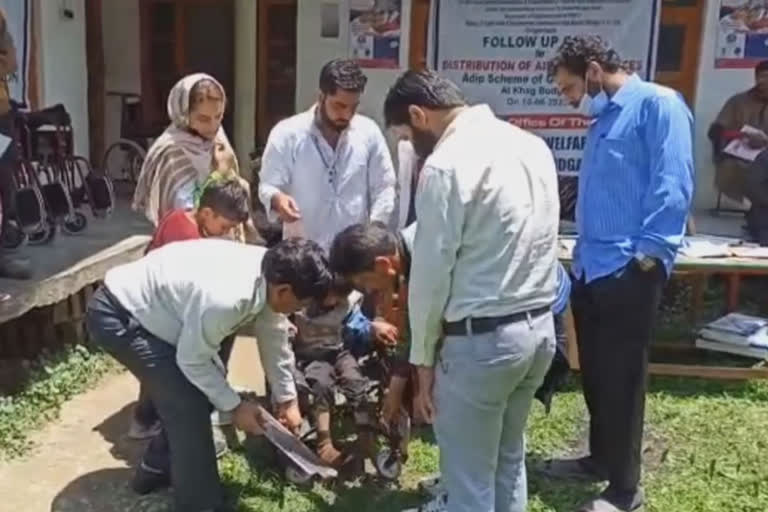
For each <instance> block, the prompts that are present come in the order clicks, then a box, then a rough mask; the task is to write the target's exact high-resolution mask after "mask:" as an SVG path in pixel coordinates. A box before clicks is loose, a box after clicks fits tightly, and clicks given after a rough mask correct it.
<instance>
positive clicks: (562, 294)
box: [552, 263, 571, 315]
mask: <svg viewBox="0 0 768 512" xmlns="http://www.w3.org/2000/svg"><path fill="white" fill-rule="evenodd" d="M570 295H571V278H570V277H568V271H567V270H565V267H564V266H563V264H562V263H558V264H557V297H555V302H554V303H553V304H552V314H554V315H562V314H563V313H565V308H567V307H568V299H569V297H570Z"/></svg>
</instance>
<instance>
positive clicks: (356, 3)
mask: <svg viewBox="0 0 768 512" xmlns="http://www.w3.org/2000/svg"><path fill="white" fill-rule="evenodd" d="M350 4H351V5H350V8H349V56H350V58H353V59H355V60H357V62H358V63H359V64H360V66H362V67H364V68H380V69H397V68H398V67H399V66H400V36H401V15H402V0H352V1H351V2H350Z"/></svg>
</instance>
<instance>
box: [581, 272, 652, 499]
mask: <svg viewBox="0 0 768 512" xmlns="http://www.w3.org/2000/svg"><path fill="white" fill-rule="evenodd" d="M665 281H666V272H665V270H664V267H663V266H662V264H661V263H660V262H657V264H656V266H655V267H654V268H653V269H651V270H649V271H644V270H642V269H641V268H640V266H639V265H638V264H637V262H636V261H635V260H634V259H633V260H631V261H630V263H629V264H628V265H627V266H626V267H625V268H624V269H622V270H620V271H619V272H617V273H615V274H613V275H611V276H607V277H603V278H600V279H597V280H595V281H592V282H590V283H589V284H585V282H584V281H583V280H577V279H574V281H573V290H572V294H571V307H572V309H573V315H574V320H575V323H576V335H577V337H578V342H579V363H580V365H581V375H582V385H583V391H584V399H585V400H586V403H587V409H588V410H589V415H590V423H589V427H590V429H589V442H590V450H591V455H592V458H593V460H594V462H595V463H596V464H597V466H598V467H599V468H600V470H601V472H603V473H604V474H605V475H606V476H607V477H608V480H609V481H610V487H611V488H612V489H613V490H616V491H620V492H624V491H634V490H635V489H637V487H638V485H639V483H640V471H641V463H642V459H641V453H642V441H643V423H644V416H645V392H646V388H647V383H648V346H649V344H650V341H651V336H652V331H653V324H654V320H655V318H656V313H657V310H658V307H659V302H660V301H661V293H662V289H663V287H664V284H665Z"/></svg>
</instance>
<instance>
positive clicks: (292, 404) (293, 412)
mask: <svg viewBox="0 0 768 512" xmlns="http://www.w3.org/2000/svg"><path fill="white" fill-rule="evenodd" d="M277 419H278V420H280V423H282V424H283V426H284V427H285V428H287V429H288V430H290V431H291V432H293V433H294V434H295V433H297V432H298V431H299V429H300V428H301V421H302V420H301V411H299V402H298V401H297V400H295V399H294V400H289V401H287V402H283V403H282V404H278V406H277Z"/></svg>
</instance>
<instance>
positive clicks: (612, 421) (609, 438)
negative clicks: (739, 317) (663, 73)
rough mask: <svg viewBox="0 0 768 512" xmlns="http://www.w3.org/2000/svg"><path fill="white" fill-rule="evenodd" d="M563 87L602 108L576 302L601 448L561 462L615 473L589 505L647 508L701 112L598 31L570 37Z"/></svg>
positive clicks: (582, 219) (586, 181)
mask: <svg viewBox="0 0 768 512" xmlns="http://www.w3.org/2000/svg"><path fill="white" fill-rule="evenodd" d="M551 70H552V72H553V73H554V79H555V82H556V83H557V86H558V87H559V89H560V90H561V91H562V93H563V95H564V96H565V97H566V98H567V99H568V100H569V101H570V103H571V105H573V106H574V107H579V106H582V108H584V104H585V102H586V103H588V104H589V106H588V107H586V109H585V111H586V112H587V113H588V114H589V116H590V117H592V123H591V125H590V127H589V131H588V133H587V141H586V146H585V149H584V159H583V164H582V167H581V174H580V176H579V192H578V200H577V205H576V223H577V227H578V234H579V239H578V242H577V244H576V247H575V249H574V255H573V266H572V273H573V276H574V279H573V291H572V294H571V303H572V307H573V313H574V318H575V322H576V332H577V337H578V341H579V361H580V364H581V372H582V384H583V391H584V398H585V399H586V403H587V408H588V410H589V414H590V434H589V437H590V439H589V440H590V454H589V455H587V456H585V457H582V458H578V459H574V460H553V461H549V462H548V464H547V466H546V467H545V470H546V472H547V473H549V474H550V475H552V476H556V477H578V478H582V479H589V480H593V481H608V482H609V485H608V487H607V489H606V490H605V491H604V492H603V493H602V494H601V495H600V497H598V498H597V499H595V500H593V501H591V502H590V503H588V504H587V505H585V506H584V507H583V508H581V509H579V511H588V512H616V511H636V510H640V509H642V507H643V506H644V495H643V492H642V489H641V487H640V469H641V447H642V437H643V417H644V410H645V389H646V383H647V378H648V345H649V343H650V339H651V334H652V332H651V331H652V326H653V323H654V320H655V317H656V311H657V309H658V306H659V301H660V299H661V293H662V288H663V286H664V283H665V282H666V280H667V278H668V277H669V274H670V272H671V270H672V265H673V262H674V259H675V255H676V252H677V249H678V247H679V246H680V243H681V242H682V238H683V234H684V232H685V224H686V218H687V216H688V211H689V208H690V204H691V196H692V193H693V154H692V122H693V119H692V116H691V113H690V111H689V110H688V107H686V105H685V103H684V101H683V99H682V98H681V96H680V95H679V94H678V93H677V92H675V91H673V90H671V89H667V88H665V87H661V86H658V85H656V84H652V83H648V82H644V81H643V80H641V79H640V78H639V77H638V76H637V75H634V74H631V73H629V72H627V71H625V70H624V68H623V67H622V61H621V59H620V57H619V55H617V53H616V52H615V51H614V50H612V49H611V48H610V47H609V46H608V44H607V43H606V42H605V41H603V40H601V39H599V38H597V37H593V36H586V37H573V38H568V39H566V40H565V41H564V43H563V45H562V46H561V48H560V49H559V51H558V54H557V56H556V57H555V59H554V61H553V63H552V68H551Z"/></svg>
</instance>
